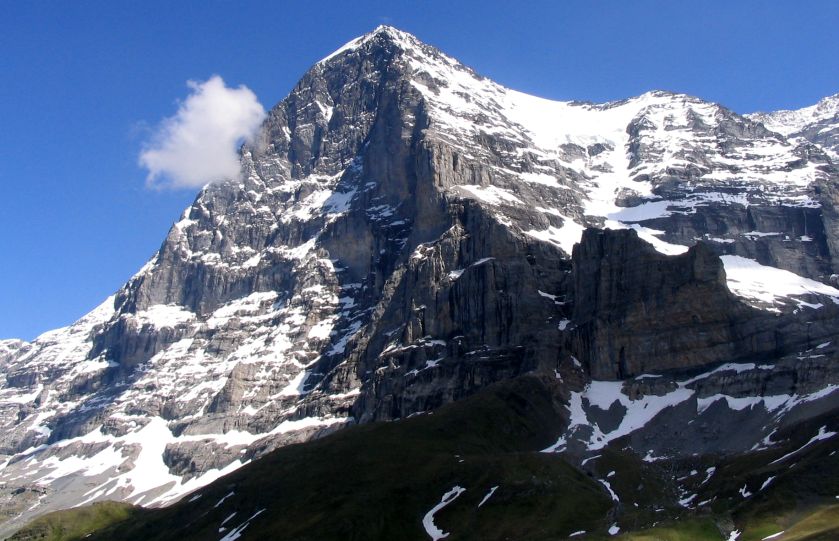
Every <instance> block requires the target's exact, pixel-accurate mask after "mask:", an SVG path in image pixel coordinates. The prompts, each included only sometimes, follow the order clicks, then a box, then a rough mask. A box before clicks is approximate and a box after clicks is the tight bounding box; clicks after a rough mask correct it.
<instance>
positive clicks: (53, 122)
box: [0, 0, 839, 339]
mask: <svg viewBox="0 0 839 541" xmlns="http://www.w3.org/2000/svg"><path fill="white" fill-rule="evenodd" d="M307 4H308V3H305V2H262V3H258V2H239V1H237V2H234V1H226V0H225V1H205V2H170V1H166V2H158V1H148V0H146V1H143V2H129V1H127V0H126V1H113V0H110V1H92V0H88V1H84V2H47V1H40V0H33V1H24V2H12V1H11V0H9V1H3V0H0V338H5V337H20V338H25V339H31V338H33V337H35V336H36V335H37V334H40V333H41V332H43V331H46V330H48V329H51V328H55V327H58V326H63V325H67V324H69V323H71V322H72V321H73V320H75V319H76V318H78V317H79V316H81V315H82V314H84V313H85V312H87V311H88V310H89V309H91V308H92V307H94V306H95V305H97V304H98V303H99V302H100V301H101V300H102V299H104V298H105V297H106V296H107V295H109V294H110V293H111V292H113V291H115V290H116V289H117V288H119V286H120V285H121V284H122V283H123V282H124V281H125V280H126V279H128V278H129V277H130V276H131V275H132V274H133V273H134V272H135V271H136V270H138V269H139V267H140V266H141V265H142V264H143V263H144V262H145V261H146V260H147V259H148V258H149V257H150V256H151V255H152V254H153V253H154V251H155V250H156V249H157V248H158V247H159V245H160V242H161V241H162V240H163V238H164V236H165V234H166V231H167V229H168V228H169V226H170V225H171V223H172V222H173V221H175V220H176V219H177V217H178V215H179V214H180V212H181V211H182V210H183V208H185V207H186V206H187V205H188V204H189V203H190V202H191V200H192V199H193V197H194V195H195V190H180V191H155V190H151V189H148V188H146V186H145V172H144V171H143V170H141V169H140V168H139V167H138V166H137V156H138V153H139V151H140V148H141V146H142V144H143V141H144V137H147V134H148V130H149V127H150V126H154V125H156V124H157V123H158V122H159V121H160V120H161V119H162V118H164V117H166V116H169V115H172V114H173V113H174V112H175V110H176V107H177V106H176V100H178V99H183V98H185V96H186V94H187V89H186V86H185V82H186V81H187V80H189V79H193V80H206V79H207V78H208V77H210V76H211V75H212V74H219V75H221V76H222V77H223V78H224V79H225V80H226V81H227V83H228V84H231V85H239V84H244V85H247V86H248V87H249V88H251V89H252V90H253V91H254V92H255V93H256V95H257V96H258V98H259V100H260V101H261V102H262V103H263V104H264V105H265V107H266V108H268V107H271V106H273V105H274V104H275V103H276V102H277V101H279V100H280V99H282V98H283V97H284V96H285V95H286V94H287V92H288V91H289V90H290V89H291V87H292V86H293V84H294V83H295V82H296V81H297V80H298V79H299V77H300V76H301V75H302V74H303V73H304V72H305V71H306V69H307V68H308V67H309V66H310V65H311V64H312V63H314V62H316V61H317V60H318V59H320V58H321V57H323V56H325V55H326V54H328V53H329V52H331V51H332V50H334V49H336V48H337V47H339V46H340V45H342V44H343V43H344V42H346V41H349V40H350V39H352V38H353V37H356V36H358V35H360V34H363V33H365V32H368V31H370V30H371V29H373V28H374V27H375V26H377V25H379V24H382V23H387V24H391V25H394V26H396V27H399V28H401V29H403V30H407V31H409V32H412V33H414V34H416V35H417V36H418V37H419V38H420V39H422V40H424V41H426V42H428V43H431V44H433V45H436V46H438V47H440V48H441V49H443V50H444V51H446V52H447V53H449V54H450V55H452V56H455V57H457V58H459V59H460V60H462V61H463V62H465V63H466V64H469V65H471V66H472V67H474V68H475V69H476V70H477V71H478V72H480V73H482V74H484V75H487V76H489V77H491V78H493V79H495V80H496V81H498V82H500V83H502V84H504V85H506V86H509V87H512V88H515V89H518V90H522V91H525V92H529V93H532V94H537V95H541V96H544V97H549V98H555V99H580V100H591V101H606V100H610V99H619V98H624V97H629V96H632V95H637V94H640V93H642V92H645V91H647V90H651V89H667V90H674V91H680V92H686V93H689V94H694V95H698V96H700V97H703V98H705V99H709V100H713V101H717V102H720V103H722V104H724V105H726V106H728V107H730V108H732V109H734V110H736V111H738V112H751V111H755V110H771V109H779V108H796V107H801V106H805V105H810V104H812V103H815V102H816V101H817V100H818V99H819V98H821V97H823V96H825V95H829V94H834V93H836V92H839V39H837V35H839V34H837V32H839V31H838V30H837V29H839V2H836V1H833V0H825V1H816V0H813V1H808V2H792V1H789V2H788V1H780V0H778V1H773V0H763V1H731V0H727V1H703V2H681V1H645V0H633V1H625V0H614V1H595V0H587V1H561V2H560V1H545V2H539V3H537V2H508V1H493V0H484V1H481V2H466V1H453V0H448V1H437V0H424V1H404V2H394V1H382V2H371V1H361V0H357V1H354V2H346V1H342V2H331V1H326V0H321V1H319V2H312V3H311V5H307ZM288 6H293V7H288Z"/></svg>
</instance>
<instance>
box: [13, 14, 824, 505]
mask: <svg viewBox="0 0 839 541" xmlns="http://www.w3.org/2000/svg"><path fill="white" fill-rule="evenodd" d="M760 121H761V118H759V117H755V118H754V119H749V118H746V117H742V116H740V115H737V114H735V113H733V112H731V111H729V110H727V109H725V108H723V107H721V106H719V105H716V104H712V103H708V102H704V101H702V100H699V99H697V98H693V97H689V96H684V95H679V94H671V93H665V92H652V93H648V94H645V95H643V96H639V97H637V98H632V99H629V100H625V101H621V102H615V103H607V104H588V103H562V102H552V101H547V100H542V99H539V98H534V97H531V96H527V95H524V94H521V93H518V92H515V91H512V90H509V89H506V88H503V87H501V86H499V85H497V84H495V83H493V82H492V81H489V80H487V79H485V78H482V77H480V76H479V75H477V74H476V73H474V72H473V71H472V70H471V69H469V68H467V67H465V66H463V65H462V64H460V63H458V62H457V61H456V60H454V59H452V58H449V57H447V56H446V55H444V54H443V53H441V52H440V51H438V50H436V49H434V48H432V47H430V46H428V45H425V44H423V43H421V42H419V41H418V40H417V39H416V38H414V37H413V36H411V35H409V34H405V33H403V32H400V31H398V30H395V29H392V28H389V27H381V28H379V29H377V30H376V31H374V32H372V33H370V34H368V35H365V36H362V37H361V38H358V39H357V40H354V41H352V42H350V43H348V44H347V45H345V46H344V47H342V48H341V49H339V50H338V51H336V52H335V53H333V54H332V55H330V56H329V57H327V58H325V59H323V60H322V61H320V62H319V63H317V64H316V65H315V66H314V67H312V69H311V70H310V71H309V72H308V73H307V74H306V75H305V76H304V77H303V78H302V79H301V81H300V83H298V85H297V86H296V87H295V88H294V89H293V90H292V92H291V93H290V94H289V96H288V97H287V98H286V99H285V100H283V101H282V102H281V103H279V104H278V105H277V106H276V107H274V108H273V109H272V110H271V112H270V114H269V117H268V119H267V120H266V121H265V124H264V126H263V128H262V131H261V136H260V139H259V142H258V143H257V144H254V145H251V146H245V147H243V148H242V152H241V156H242V158H241V163H242V169H241V176H240V177H239V178H235V179H226V180H223V181H220V182H218V183H215V184H212V185H210V186H208V187H207V188H205V189H204V190H203V191H202V192H201V193H200V194H199V195H198V197H197V198H196V200H195V202H194V203H193V205H192V206H191V207H190V208H189V209H187V210H186V211H185V212H184V214H183V216H182V217H181V219H180V220H179V221H178V222H177V223H175V224H174V225H173V226H172V229H171V230H170V231H169V233H168V235H167V237H166V239H165V241H164V243H163V244H162V246H161V248H160V250H159V252H158V253H157V254H155V256H154V257H152V259H151V260H150V261H149V263H148V264H147V265H146V266H145V267H144V268H143V269H141V270H140V272H139V273H138V274H137V275H136V276H134V277H133V278H132V279H131V280H130V281H129V282H128V283H127V284H125V286H124V287H123V288H121V289H120V291H118V292H116V294H115V295H114V296H113V297H111V298H109V299H108V300H106V301H105V302H104V303H103V304H102V305H101V306H100V307H99V308H97V309H96V310H94V311H93V312H91V313H90V314H89V315H87V316H85V317H84V318H82V319H81V320H79V321H78V322H76V323H74V324H73V325H71V326H69V327H67V328H64V329H59V330H56V331H52V332H50V333H46V334H44V335H42V336H40V337H39V338H38V339H36V340H35V341H34V342H32V343H22V342H19V341H3V342H0V366H2V367H3V370H4V374H5V382H3V386H2V389H0V414H1V415H2V418H0V422H2V430H0V446H1V447H2V452H3V454H4V455H5V456H6V459H7V460H6V463H5V465H4V467H3V470H2V471H0V481H2V482H3V483H4V485H3V489H2V490H4V491H6V492H8V493H9V494H11V493H13V492H15V491H17V490H19V489H23V490H31V489H32V488H33V487H37V488H38V490H41V491H43V494H41V495H40V496H39V497H40V500H39V501H40V502H41V504H42V505H41V506H40V507H36V508H34V509H32V510H30V511H28V512H27V513H29V514H31V513H35V512H41V511H43V510H45V509H50V508H55V507H63V506H68V505H75V504H78V503H80V502H86V501H94V500H97V499H105V498H110V499H124V500H127V501H130V502H133V503H139V504H143V505H161V504H165V503H167V502H171V501H173V500H174V499H177V498H179V497H180V496H182V495H183V494H186V493H188V492H190V491H192V490H194V489H195V488H197V487H199V486H202V485H204V484H206V483H208V482H210V481H212V480H214V479H216V478H218V477H219V476H221V475H223V474H224V473H227V472H229V471H232V470H234V469H236V468H237V467H239V466H241V465H242V464H244V463H246V462H248V461H251V460H254V459H256V458H258V457H260V456H262V455H263V454H264V453H266V452H267V451H269V450H271V449H274V448H276V447H277V446H281V445H285V444H288V443H292V442H296V441H302V440H306V439H310V438H314V437H317V436H319V435H322V434H324V433H325V432H328V431H331V430H334V429H336V428H338V427H341V426H343V425H346V424H348V423H356V422H368V421H374V420H389V419H396V418H401V417H407V416H409V415H412V414H415V413H418V412H422V411H426V410H430V409H433V408H436V407H437V406H440V405H442V404H444V403H447V402H451V401H454V400H457V399H459V398H462V397H464V396H467V395H469V394H471V393H473V392H475V391H476V390H478V389H480V388H482V387H484V386H486V385H488V384H490V383H493V382H496V381H499V380H501V379H505V378H509V377H512V376H515V375H518V374H521V373H523V372H527V371H548V372H551V373H555V374H556V377H557V378H560V379H562V382H561V383H562V385H561V386H562V388H563V389H564V391H562V393H561V395H562V396H563V397H564V398H565V399H568V400H571V402H570V403H569V406H570V407H571V410H570V411H571V413H572V414H573V413H575V412H576V414H578V415H577V416H576V417H574V415H572V416H571V423H570V425H569V429H568V433H567V434H565V435H563V436H562V437H561V438H560V442H561V444H560V443H558V444H557V445H556V446H554V450H564V449H566V447H568V448H569V449H573V448H574V445H576V446H577V447H576V448H577V449H578V450H579V449H582V450H584V451H585V450H586V449H590V448H592V444H591V443H590V442H589V440H587V439H586V438H589V437H591V438H595V436H597V435H598V434H600V435H601V436H602V435H603V434H607V433H609V431H608V430H606V428H604V427H605V426H606V424H604V425H603V426H600V425H598V424H597V422H595V421H592V420H586V421H585V425H586V427H587V428H586V430H583V431H582V432H581V431H580V430H581V428H580V427H581V426H582V424H583V421H581V420H580V419H581V417H580V415H579V412H580V411H582V412H583V413H582V414H581V415H583V416H585V415H588V414H591V415H592V416H593V417H592V419H593V418H594V416H596V415H595V413H593V412H594V409H596V405H597V404H600V405H602V406H603V409H604V411H611V409H610V408H611V404H612V403H620V404H623V402H626V404H627V405H626V407H624V410H625V412H629V411H630V410H632V407H634V406H635V405H637V404H641V403H642V402H643V401H644V400H646V399H647V398H649V396H647V395H650V396H654V397H659V398H660V397H667V396H669V395H670V393H672V392H677V393H682V394H685V396H687V393H688V391H686V390H684V389H687V387H685V388H683V387H682V386H680V385H681V383H679V382H683V381H685V379H686V378H687V377H688V376H684V374H685V373H686V371H688V372H689V371H691V370H693V371H699V372H702V371H707V370H712V369H714V368H715V367H717V366H719V365H721V364H722V363H730V362H735V361H736V362H741V363H746V362H751V363H755V362H761V363H764V364H766V365H768V364H769V363H773V362H775V361H776V360H777V361H778V366H783V368H778V371H779V372H778V373H780V374H784V375H783V376H780V375H779V376H777V378H780V379H776V376H775V375H774V374H775V373H776V372H775V371H771V370H770V371H767V370H764V369H763V368H759V367H758V366H757V365H754V364H752V365H751V366H752V367H751V368H748V369H746V368H743V369H740V368H738V369H737V370H735V371H734V375H733V376H732V379H730V380H720V379H718V378H717V377H716V376H714V378H713V379H710V376H709V378H704V379H702V381H703V382H706V380H707V382H708V385H707V387H702V389H704V390H699V384H697V385H694V386H693V387H695V388H696V390H691V391H690V393H695V394H696V396H700V395H701V396H715V395H714V393H717V394H724V395H725V396H733V397H737V398H738V399H739V398H740V397H742V396H746V397H750V398H752V399H754V400H758V401H760V400H763V398H762V397H763V396H764V395H765V394H766V392H768V391H767V389H770V388H772V389H774V388H775V386H776V384H775V383H773V382H775V381H788V380H790V378H792V381H794V383H791V384H790V385H786V384H778V385H780V387H783V391H784V392H789V393H791V394H790V396H791V397H792V396H793V395H795V396H799V394H800V393H801V392H804V391H805V390H806V392H808V393H815V392H819V391H823V389H824V385H827V383H828V379H830V378H828V379H824V380H822V379H820V378H819V376H818V374H822V373H823V371H826V372H827V373H830V374H832V369H831V368H830V367H829V363H827V362H826V360H827V359H828V358H829V357H830V356H832V351H833V349H832V346H830V344H831V343H832V340H833V335H834V331H833V330H832V329H833V328H834V327H835V324H834V323H835V321H836V316H837V306H836V303H837V302H839V290H837V289H835V288H834V287H832V285H831V276H832V275H833V274H834V273H837V272H839V271H837V269H839V259H837V257H839V221H837V218H836V217H837V215H836V212H835V210H834V209H835V205H836V202H837V195H836V194H837V181H839V172H837V169H836V166H835V165H834V162H833V161H831V154H830V152H832V150H831V149H830V148H827V147H823V146H820V145H821V143H822V140H821V139H818V138H812V140H808V139H807V137H806V136H805V135H806V134H803V135H801V137H799V138H787V137H785V136H784V135H783V134H780V133H778V132H777V131H776V130H771V129H767V127H766V126H765V125H764V124H762V123H761V122H760ZM802 133H803V132H802ZM808 133H809V132H808ZM819 133H821V132H819ZM584 231H585V233H584ZM578 242H579V244H577V243H578ZM575 244H576V245H577V246H576V248H575V247H574V246H575ZM821 344H828V345H826V346H823V347H822V346H821ZM815 347H822V349H820V350H819V351H820V353H818V357H816V355H815V354H812V351H813V348H815ZM802 352H803V353H802ZM814 359H822V360H814ZM813 363H815V364H813ZM816 365H817V366H816ZM737 366H738V367H741V365H737ZM743 366H744V365H743ZM761 366H763V365H761ZM755 371H757V372H755ZM764 372H766V373H765V374H764ZM726 373H728V372H726ZM645 374H654V375H657V376H659V377H660V378H663V379H661V380H660V381H661V383H660V384H659V385H647V384H646V383H645V381H646V380H644V379H643V378H642V377H641V376H643V375H645ZM744 374H746V375H750V376H749V378H746V376H745V375H744ZM752 374H753V376H752ZM791 374H794V376H791ZM804 374H809V375H804ZM626 378H635V379H629V380H628V381H630V382H632V381H634V382H636V383H627V385H628V387H626V388H625V390H626V393H629V394H626V393H621V392H620V389H621V388H622V387H621V383H620V381H618V380H623V379H626ZM638 378H641V379H638ZM679 378H682V379H679ZM831 378H832V376H831ZM592 379H593V380H594V381H592ZM657 381H658V380H657ZM665 381H666V382H669V383H665ZM697 381H699V380H697ZM830 381H832V379H830ZM604 382H608V385H615V384H616V385H618V387H617V389H618V391H617V394H615V395H614V396H613V398H615V401H613V402H612V403H610V404H605V402H603V403H600V402H597V401H596V400H595V399H593V398H592V394H591V390H592V389H594V388H597V385H595V387H592V385H593V384H600V383H603V384H604V385H605V384H606V383H604ZM642 382H644V383H643V384H642ZM702 385H705V383H703V384H702ZM693 387H692V388H693ZM780 387H779V388H780ZM609 389H612V387H609ZM779 392H780V391H779ZM682 394H679V395H678V396H679V397H681V396H682ZM618 395H620V396H618ZM630 396H631V397H632V399H631V400H630V398H627V397H630ZM644 396H647V398H644ZM690 396H694V394H691V395H690ZM808 396H809V395H808ZM620 397H623V398H620ZM635 399H638V400H640V402H637V403H636V402H633V400H635ZM686 399H687V398H685V400H686ZM791 399H792V398H791ZM662 400H664V399H662ZM814 400H815V399H814ZM575 401H577V402H575ZM671 402H672V401H671ZM671 402H666V400H664V402H661V403H662V404H664V403H667V404H671ZM681 402H682V401H680V402H678V403H681ZM575 404H579V408H577V409H575V408H576V406H575ZM621 407H623V406H621ZM592 408H594V409H592ZM649 411H650V412H654V411H659V410H655V408H654V409H653V410H649ZM586 412H588V413H586ZM612 413H613V414H614V415H615V416H617V417H619V415H618V413H615V412H612ZM693 414H694V415H695V414H696V409H694V411H693ZM648 420H649V421H651V422H652V417H650V418H649V419H648ZM612 422H618V423H619V424H620V421H619V420H618V421H614V420H613V421H612ZM574 423H577V424H574ZM604 423H605V421H604ZM649 426H650V427H653V426H654V423H653V424H650V425H649ZM767 426H768V425H767ZM640 428H642V427H641V426H633V430H634V429H640ZM621 430H622V432H621V433H622V434H624V435H625V434H627V433H629V432H626V427H624V428H623V429H621ZM649 430H653V428H649ZM766 430H769V429H766ZM766 430H763V429H761V430H755V431H753V433H751V435H750V436H748V437H745V439H749V438H752V439H754V438H757V439H760V438H763V437H765V432H766ZM613 435H614V434H613ZM575 438H576V440H575ZM595 439H596V438H595ZM572 440H574V441H576V442H577V443H576V444H573V443H572ZM592 441H594V440H592ZM596 441H602V439H600V440H596ZM563 442H564V443H563ZM586 442H589V443H586ZM707 445H708V446H709V447H714V445H715V444H714V442H713V441H710V442H709V443H707ZM717 445H718V446H719V445H722V443H719V442H718V443H717ZM586 446H588V447H586ZM677 447H678V449H687V448H688V447H689V444H688V442H682V444H681V447H680V446H676V445H675V444H674V445H673V446H671V447H668V448H677ZM644 452H646V449H645V450H644ZM30 499H31V498H30ZM10 501H14V499H13V498H12V499H11V500H10ZM27 501H29V500H27ZM14 505H15V504H12V503H8V504H7V507H9V508H10V509H12V508H13V507H14ZM27 505H29V504H27ZM13 511H14V512H17V510H16V508H15V509H13ZM10 512H12V511H10ZM26 516H30V515H28V514H24V515H23V518H26Z"/></svg>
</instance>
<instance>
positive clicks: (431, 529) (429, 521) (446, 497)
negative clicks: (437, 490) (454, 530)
mask: <svg viewBox="0 0 839 541" xmlns="http://www.w3.org/2000/svg"><path fill="white" fill-rule="evenodd" d="M464 492H466V489H465V488H462V487H459V486H455V487H454V488H452V489H451V490H450V491H448V492H446V493H445V494H443V498H442V499H441V500H440V503H438V504H437V505H435V506H434V507H432V508H431V510H430V511H429V512H428V513H426V514H425V516H424V517H423V518H422V525H423V527H424V528H425V533H427V534H428V535H429V537H431V539H432V541H438V540H439V539H443V538H445V537H448V536H449V534H448V533H447V532H444V531H443V530H441V529H440V528H438V527H437V526H436V525H435V524H434V513H436V512H437V511H439V510H441V509H442V508H444V507H446V506H447V505H449V504H450V503H452V502H453V501H454V500H455V499H457V497H458V496H460V495H461V494H463V493H464Z"/></svg>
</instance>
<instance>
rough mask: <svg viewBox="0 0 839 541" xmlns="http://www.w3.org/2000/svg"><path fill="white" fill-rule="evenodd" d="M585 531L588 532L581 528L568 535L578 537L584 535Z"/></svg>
mask: <svg viewBox="0 0 839 541" xmlns="http://www.w3.org/2000/svg"><path fill="white" fill-rule="evenodd" d="M584 533H586V531H585V530H579V531H577V532H574V533H572V534H570V535H569V536H568V537H569V538H571V537H577V536H578V535H583V534H584Z"/></svg>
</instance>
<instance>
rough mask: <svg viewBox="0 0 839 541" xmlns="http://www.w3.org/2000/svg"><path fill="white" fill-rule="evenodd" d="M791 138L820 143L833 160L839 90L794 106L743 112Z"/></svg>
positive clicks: (838, 145) (838, 150)
mask: <svg viewBox="0 0 839 541" xmlns="http://www.w3.org/2000/svg"><path fill="white" fill-rule="evenodd" d="M746 116H748V117H749V118H751V119H752V120H754V121H756V122H761V123H762V124H763V125H764V126H766V127H767V128H769V129H770V130H772V131H774V132H776V133H780V134H782V135H784V136H786V137H788V138H790V139H799V140H806V141H810V142H812V143H816V144H818V145H820V146H821V147H822V148H824V149H825V151H826V152H828V153H829V154H830V155H831V156H832V157H833V159H834V160H835V159H836V158H837V157H839V94H834V95H833V96H828V97H826V98H824V99H822V100H820V101H819V102H818V103H817V104H815V105H811V106H809V107H802V108H801V109H795V110H791V111H788V110H784V111H773V112H771V113H753V114H750V115H746Z"/></svg>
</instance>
